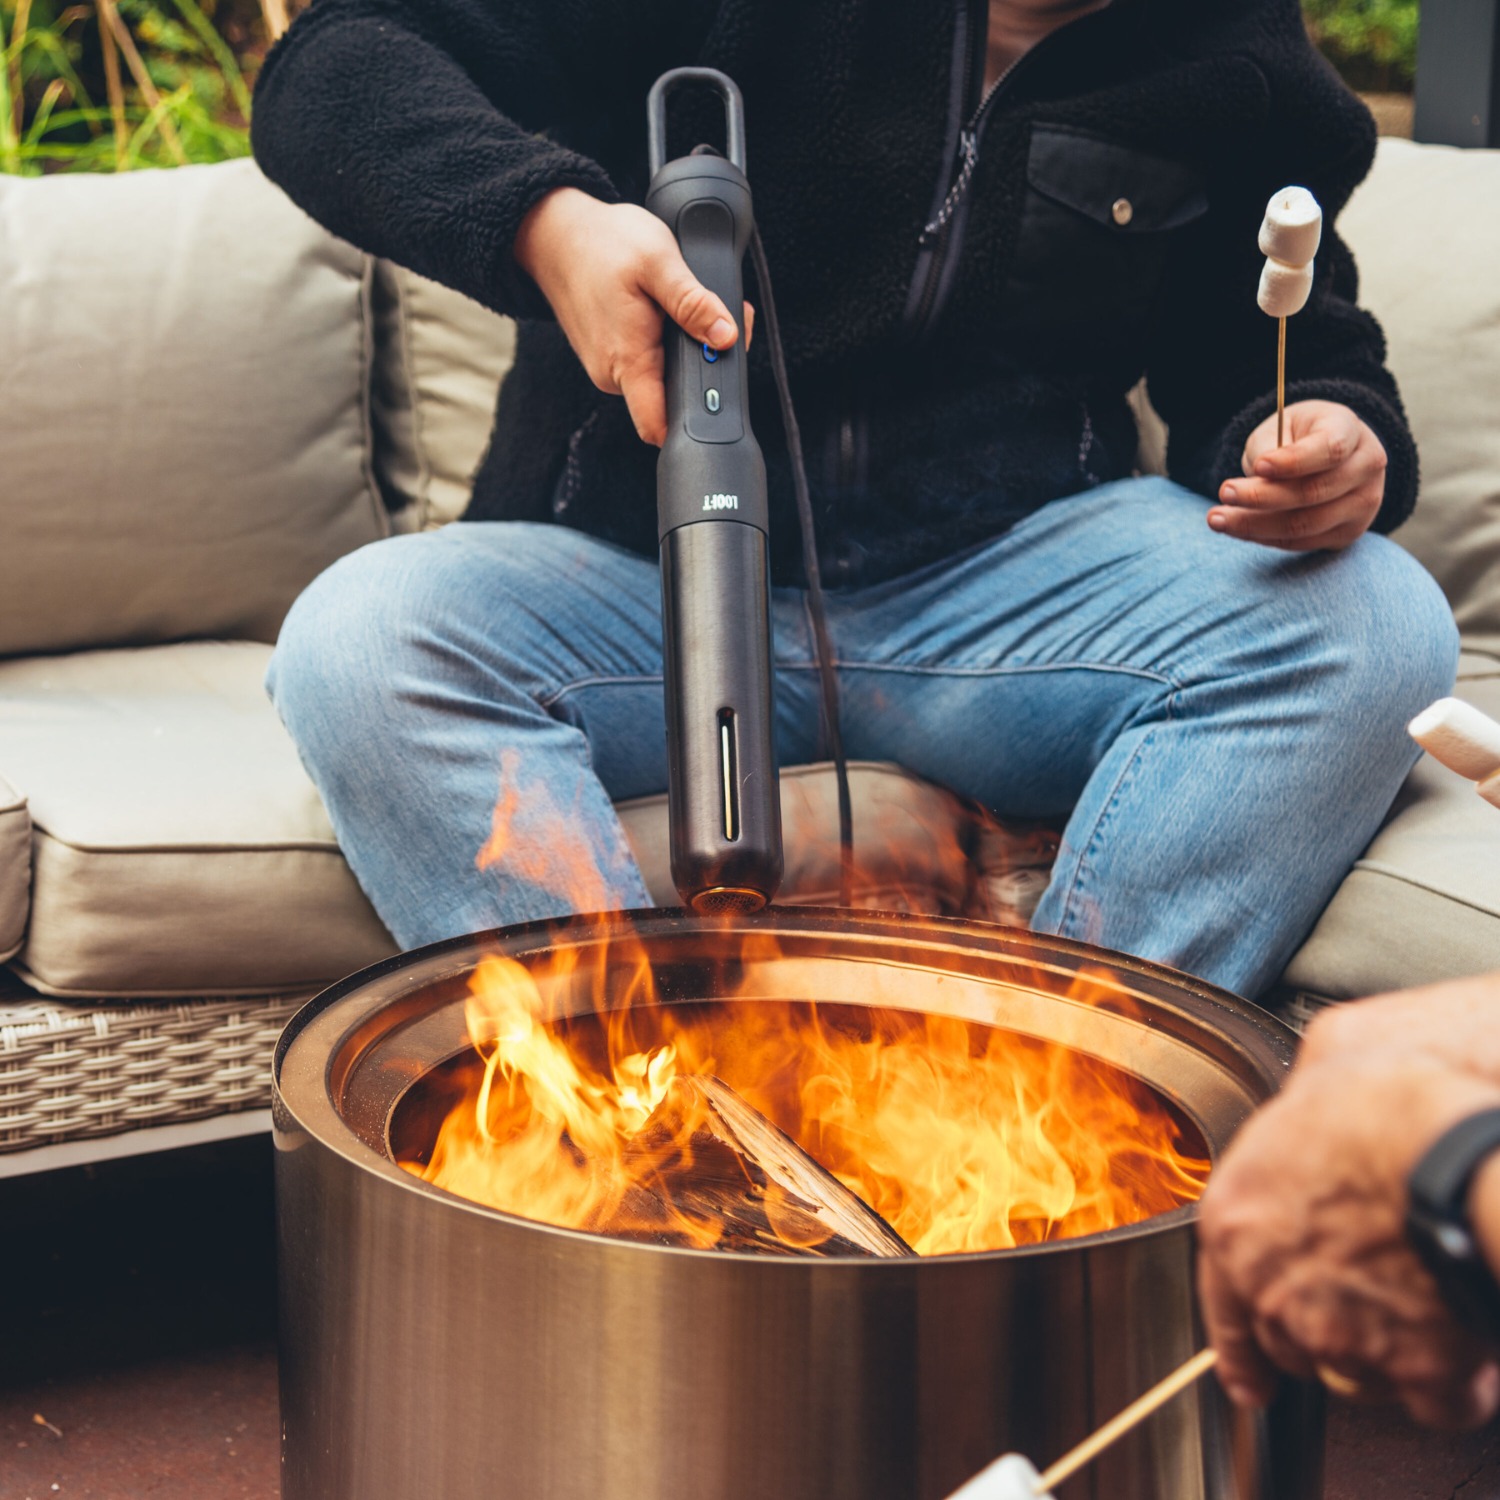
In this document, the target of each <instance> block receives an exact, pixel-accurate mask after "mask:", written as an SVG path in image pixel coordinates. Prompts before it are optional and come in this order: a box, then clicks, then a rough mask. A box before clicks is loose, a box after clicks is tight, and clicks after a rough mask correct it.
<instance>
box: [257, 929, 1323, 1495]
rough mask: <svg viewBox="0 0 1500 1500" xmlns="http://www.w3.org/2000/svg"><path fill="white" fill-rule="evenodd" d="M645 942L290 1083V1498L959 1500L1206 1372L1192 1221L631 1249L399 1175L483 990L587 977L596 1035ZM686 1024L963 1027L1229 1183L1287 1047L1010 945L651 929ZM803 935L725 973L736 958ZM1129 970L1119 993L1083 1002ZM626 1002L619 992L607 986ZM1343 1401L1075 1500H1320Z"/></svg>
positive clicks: (1122, 966)
mask: <svg viewBox="0 0 1500 1500" xmlns="http://www.w3.org/2000/svg"><path fill="white" fill-rule="evenodd" d="M622 926H623V919H608V918H607V919H593V918H590V919H579V920H577V921H574V922H571V923H563V924H553V925H538V926H533V927H528V928H516V929H510V930H507V931H503V932H497V933H492V934H485V935H480V936H477V937H474V938H465V939H461V940H458V941H455V942H450V943H444V944H440V945H438V946H436V947H432V948H426V949H422V950H420V951H418V952H416V953H412V954H408V955H405V956H403V957H401V958H397V959H393V960H391V961H389V962H387V963H384V964H380V965H377V966H376V967H374V968H372V969H367V970H365V971H364V972H363V973H361V974H357V975H355V976H354V977H353V978H351V979H348V980H345V981H344V982H343V983H342V984H339V985H336V986H335V987H334V988H333V989H331V990H328V991H327V992H326V993H324V994H323V995H321V996H319V997H318V998H317V999H316V1000H314V1001H313V1002H312V1003H311V1004H309V1005H308V1006H307V1007H306V1008H305V1009H304V1010H303V1011H301V1012H300V1013H299V1014H298V1015H297V1016H296V1018H295V1019H294V1020H293V1021H292V1022H291V1023H290V1025H289V1026H288V1028H287V1030H286V1033H285V1035H284V1036H283V1037H282V1039H281V1043H280V1046H279V1048H278V1050H277V1055H276V1095H275V1131H276V1146H277V1170H276V1188H277V1204H278V1216H279V1220H280V1257H281V1298H282V1305H281V1409H282V1433H283V1465H282V1495H283V1497H284V1500H422V1497H427V1496H433V1497H437V1500H496V1497H508V1500H942V1497H943V1496H946V1495H947V1494H948V1493H949V1492H950V1491H951V1490H953V1489H954V1488H956V1487H957V1486H958V1485H959V1484H960V1483H961V1482H962V1481H963V1480H964V1479H966V1478H967V1477H968V1476H969V1475H970V1474H972V1473H973V1472H974V1471H975V1470H977V1469H979V1468H981V1467H982V1466H983V1465H984V1464H985V1463H987V1462H988V1461H989V1460H990V1459H992V1458H993V1457H994V1456H995V1455H997V1454H998V1453H1000V1452H1002V1451H1005V1450H1018V1451H1021V1452H1024V1453H1026V1454H1028V1455H1030V1456H1031V1457H1032V1458H1033V1459H1034V1460H1035V1461H1036V1462H1037V1463H1038V1465H1039V1466H1041V1465H1045V1464H1046V1463H1047V1462H1049V1461H1050V1460H1052V1459H1054V1458H1056V1457H1058V1456H1059V1455H1060V1454H1061V1453H1062V1452H1063V1451H1064V1450H1065V1449H1067V1448H1069V1447H1070V1446H1071V1445H1072V1444H1073V1443H1075V1442H1076V1441H1078V1440H1079V1439H1080V1438H1082V1437H1084V1436H1085V1435H1086V1434H1087V1433H1088V1432H1090V1431H1091V1430H1092V1429H1093V1428H1094V1427H1095V1426H1096V1425H1098V1424H1099V1423H1100V1422H1101V1421H1103V1420H1104V1419H1106V1418H1108V1417H1109V1416H1111V1415H1113V1414H1114V1412H1116V1411H1117V1410H1119V1409H1120V1408H1121V1407H1123V1406H1125V1405H1126V1403H1127V1402H1129V1401H1130V1400H1132V1399H1133V1398H1134V1397H1135V1396H1137V1395H1139V1394H1140V1393H1141V1392H1142V1391H1144V1390H1145V1389H1146V1388H1147V1387H1148V1386H1150V1385H1151V1384H1152V1383H1153V1382H1155V1381H1156V1380H1158V1379H1159V1378H1160V1377H1162V1376H1164V1375H1165V1374H1167V1373H1168V1372H1169V1371H1170V1370H1172V1369H1173V1368H1174V1367H1175V1366H1176V1365H1178V1364H1179V1363H1180V1362H1181V1361H1183V1360H1184V1359H1186V1358H1187V1357H1188V1356H1189V1355H1191V1354H1192V1353H1193V1352H1194V1351H1195V1350H1196V1349H1197V1348H1198V1347H1199V1346H1200V1344H1201V1341H1202V1333H1201V1329H1200V1325H1199V1322H1198V1318H1197V1315H1196V1312H1195V1304H1194V1296H1193V1242H1192V1222H1193V1210H1192V1209H1191V1208H1184V1209H1179V1210H1177V1211H1175V1212H1173V1213H1169V1214H1164V1215H1161V1216H1159V1217H1157V1218H1155V1219H1150V1220H1147V1221H1145V1222H1143V1223H1141V1224H1138V1225H1134V1226H1131V1227H1127V1228H1122V1229H1118V1230H1113V1231H1111V1232H1109V1233H1107V1234H1098V1235H1092V1236H1089V1237H1087V1238H1079V1239H1073V1240H1063V1241H1059V1242H1056V1243H1052V1244H1047V1245H1040V1246H1032V1247H1028V1248H1025V1249H1020V1250H1011V1251H997V1252H993V1253H985V1254H975V1255H956V1256H943V1257H933V1258H930V1259H923V1260H919V1261H911V1260H894V1261H882V1260H855V1259H810V1258H809V1259H802V1258H783V1257H757V1256H753V1255H732V1254H723V1253H717V1252H712V1251H693V1250H680V1249H669V1248H662V1247H658V1246H654V1245H646V1244H635V1243H627V1242H622V1241H617V1240H610V1239H606V1238H601V1237H599V1236H595V1235H589V1234H584V1233H579V1232H576V1231H572V1230H566V1229H556V1228H552V1227H549V1226H546V1225H542V1224H537V1223H533V1222H530V1221H527V1220H524V1219H519V1218H516V1217H513V1216H510V1215H507V1214H503V1213H499V1212H496V1211H493V1210H490V1209H486V1208H481V1207H479V1206H477V1205H475V1204H472V1203H469V1202H466V1201H464V1200H462V1199H459V1198H456V1197H454V1196H452V1195H451V1194H448V1193H445V1192H443V1191H441V1190H439V1189H437V1188H434V1187H431V1186H429V1185H427V1184H426V1183H423V1182H421V1181H419V1180H418V1179H416V1178H414V1177H412V1176H411V1175H410V1174H408V1173H407V1172H404V1171H403V1170H401V1169H400V1168H399V1167H398V1166H396V1164H395V1162H394V1161H393V1160H392V1156H391V1151H390V1145H389V1138H388V1131H389V1129H390V1122H391V1118H392V1114H393V1111H394V1109H395V1107H396V1105H397V1103H398V1102H399V1101H400V1099H401V1097H402V1095H403V1093H404V1092H405V1091H406V1090H407V1089H408V1088H409V1087H410V1086H411V1084H412V1083H413V1082H414V1081H415V1080H416V1079H417V1078H419V1077H420V1076H422V1075H423V1074H424V1073H425V1072H426V1071H427V1070H428V1069H429V1068H431V1067H433V1066H434V1065H436V1064H438V1063H441V1062H444V1061H446V1060H448V1059H450V1058H453V1057H454V1056H456V1055H457V1054H459V1053H461V1052H463V1051H465V1050H466V1049H467V1047H468V1042H467V1040H466V1039H465V1035H464V1023H463V1015H462V1009H463V1005H462V1002H463V997H464V994H465V981H466V979H467V977H468V975H469V973H470V972H471V970H472V969H473V967H474V964H475V963H476V961H477V960H478V959H479V958H480V957H481V956H482V955H483V954H485V953H487V952H495V951H500V952H504V953H507V954H510V955H512V956H514V957H515V958H517V959H519V960H520V961H521V962H523V963H525V962H527V961H528V959H530V958H533V957H536V956H539V955H541V954H543V953H545V952H546V951H548V950H550V949H552V948H554V947H556V946H558V945H561V944H569V945H573V946H575V947H576V948H577V949H578V950H579V959H580V962H579V967H578V970H577V971H576V972H575V974H574V976H573V978H572V979H571V980H569V981H566V982H565V981H562V980H558V981H556V982H555V983H554V984H553V985H552V987H551V989H550V990H549V989H547V988H545V986H544V999H545V1001H546V1003H547V1004H548V1005H549V1006H550V1007H551V1008H552V1009H553V1012H554V1013H555V1014H556V1015H565V1014H576V1013H578V1012H579V1011H581V1010H584V1009H587V1008H590V1006H591V1001H590V999H589V995H590V991H591V987H592V985H593V983H594V981H595V980H596V979H597V978H598V972H599V966H600V965H601V964H602V965H606V966H608V965H612V964H616V963H618V964H619V966H620V971H621V972H620V978H621V987H622V988H623V984H624V978H625V975H624V968H625V964H624V960H623V958H621V957H620V954H619V950H618V947H617V948H616V949H615V952H614V956H613V957H612V956H611V951H610V947H609V942H608V940H609V939H610V938H611V937H612V936H613V937H616V938H617V937H618V936H619V935H620V933H621V931H622ZM631 926H632V927H633V929H634V931H635V934H636V935H637V936H638V937H639V938H640V939H641V940H642V941H644V943H645V945H646V947H647V949H648V951H649V952H650V953H651V955H652V957H653V959H654V962H655V967H656V973H657V981H658V986H659V989H660V992H661V995H662V997H663V998H664V999H665V1000H668V1001H689V1000H703V999H713V998H718V997H721V996H724V995H726V994H733V995H735V996H736V997H737V998H744V999H746V1000H749V1001H754V1000H756V999H793V1000H809V999H811V1000H817V1001H818V1002H820V1003H826V1004H831V1005H832V1004H848V1003H857V1004H863V1005H878V1006H891V1007H896V1008H900V1009H906V1010H919V1011H929V1012H937V1013H942V1014H946V1015H954V1016H962V1017H965V1018H967V1019H970V1020H976V1021H982V1022H990V1023H994V1024H997V1025H1000V1026H1004V1027H1008V1028H1011V1029H1013V1030H1015V1031H1018V1032H1023V1033H1026V1034H1028V1035H1030V1036H1035V1037H1042V1038H1046V1039H1048V1040H1052V1041H1057V1042H1064V1043H1066V1044H1067V1045H1069V1046H1071V1047H1075V1048H1078V1049H1080V1050H1082V1051H1084V1052H1088V1053H1091V1054H1093V1055H1095V1056H1097V1057H1099V1058H1102V1059H1104V1060H1106V1061H1108V1062H1110V1063H1113V1064H1115V1065H1117V1066H1119V1067H1122V1068H1124V1069H1126V1070H1127V1071H1129V1072H1131V1073H1134V1074H1135V1075H1137V1076H1138V1077H1140V1078H1142V1079H1144V1080H1146V1081H1147V1082H1149V1083H1150V1084H1152V1085H1153V1086H1154V1087H1155V1088H1156V1089H1158V1090H1159V1091H1160V1092H1161V1093H1163V1094H1164V1095H1166V1096H1167V1097H1168V1098H1169V1099H1171V1100H1172V1101H1173V1102H1174V1103H1175V1104H1177V1105H1178V1106H1179V1107H1180V1108H1181V1109H1182V1110H1183V1111H1184V1112H1185V1113H1186V1114H1187V1115H1189V1116H1190V1117H1191V1118H1192V1120H1193V1121H1194V1122H1195V1123H1196V1124H1197V1126H1198V1127H1199V1128H1200V1129H1201V1131H1202V1132H1203V1134H1204V1137H1205V1138H1206V1140H1207V1141H1208V1143H1209V1146H1210V1150H1211V1151H1212V1152H1213V1153H1214V1154H1215V1155H1216V1156H1217V1154H1218V1153H1220V1152H1221V1151H1222V1150H1223V1148H1224V1146H1225V1144H1226V1143H1227V1142H1228V1140H1229V1138H1230V1136H1231V1135H1232V1134H1233V1132H1234V1130H1235V1128H1236V1127H1237V1126H1238V1125H1239V1124H1240V1122H1241V1121H1242V1120H1243V1119H1244V1118H1245V1116H1246V1115H1247V1114H1248V1113H1249V1112H1250V1110H1251V1109H1252V1108H1253V1107H1254V1105H1255V1104H1256V1103H1257V1102H1258V1101H1260V1100H1261V1099H1264V1098H1265V1097H1266V1096H1267V1095H1269V1094H1270V1093H1272V1092H1273V1091H1274V1090H1275V1088H1276V1087H1277V1084H1278V1081H1279V1079H1280V1077H1281V1075H1282V1073H1283V1072H1284V1071H1285V1068H1286V1066H1287V1064H1288V1063H1289V1061H1290V1058H1291V1054H1292V1047H1293V1038H1292V1036H1291V1034H1290V1033H1289V1032H1288V1031H1287V1030H1286V1029H1285V1028H1283V1027H1282V1026H1280V1025H1279V1024H1277V1023H1276V1022H1275V1021H1274V1020H1272V1019H1271V1018H1270V1017H1269V1016H1267V1015H1265V1014H1264V1013H1263V1012H1261V1011H1259V1010H1258V1009H1256V1008H1255V1007H1254V1006H1252V1005H1249V1004H1247V1003H1246V1002H1244V1001H1242V1000H1239V999H1236V998H1235V997H1233V996H1231V995H1229V994H1226V993H1224V992H1223V991H1219V990H1215V989H1212V988H1210V987H1208V986H1206V985H1202V984H1199V983H1197V982H1196V981H1194V980H1192V979H1189V978H1187V977H1186V976H1184V975H1181V974H1176V973H1173V972H1171V971H1170V970H1167V969H1162V968H1158V967H1155V966H1153V965H1150V964H1145V963H1140V962H1137V961H1135V960H1131V959H1125V958H1120V957H1117V956H1115V955H1112V954H1107V953H1104V952H1102V951H1100V950H1096V949H1091V948H1088V947H1086V946H1084V945H1081V944H1077V943H1069V942H1064V941H1060V940H1054V939H1046V938H1036V937H1032V936H1030V935H1028V934H1024V933H1019V932H1014V931H1009V930H1007V929H1004V928H998V927H989V926H982V925H979V924H967V923H961V922H922V923H920V924H919V923H915V922H912V921H910V920H908V919H903V918H900V917H894V916H877V915H869V916H865V915H853V914H851V913H848V912H832V911H819V910H814V909H805V908H804V909H798V910H772V911H768V912H765V913H762V914H760V915H758V916H756V917H750V918H743V919H739V920H736V921H733V922H730V923H726V922H723V921H719V922H708V921H705V920H703V919H699V918H693V917H688V916H685V915H683V914H681V913H645V914H640V915H638V916H637V917H636V918H635V919H634V921H633V922H632V923H631ZM746 930H749V931H753V932H755V933H757V934H772V935H774V936H775V938H776V939H777V946H778V947H779V950H780V951H779V955H773V954H772V953H771V952H770V949H771V947H772V945H771V944H769V943H765V942H755V943H753V944H751V945H750V946H751V948H752V950H753V956H751V957H747V958H744V959H740V960H733V961H726V960H725V959H724V958H723V957H722V955H723V954H724V953H725V951H726V949H727V948H728V947H729V946H731V945H730V944H727V943H726V937H725V935H726V932H729V933H731V934H732V933H738V932H742V931H746ZM1100 963H1105V964H1108V965H1109V967H1110V968H1111V969H1112V970H1113V971H1114V973H1115V974H1116V975H1117V976H1118V978H1117V983H1116V985H1115V989H1114V993H1113V994H1112V995H1111V994H1109V993H1106V995H1105V997H1104V998H1103V999H1102V1000H1100V999H1099V998H1098V987H1097V986H1095V987H1094V991H1093V993H1094V996H1095V998H1094V999H1093V1000H1091V1001H1089V1002H1084V1001H1081V1000H1071V999H1068V998H1065V997H1063V996H1062V995H1060V994H1058V993H1054V992H1056V991H1061V992H1065V991H1066V990H1067V988H1068V986H1069V983H1070V982H1071V981H1072V980H1073V979H1074V977H1075V976H1076V975H1077V973H1078V972H1079V971H1080V970H1081V969H1085V968H1092V967H1094V966H1096V965H1098V964H1100ZM604 977H605V979H606V982H607V981H608V980H609V979H610V978H611V977H612V975H611V973H610V971H609V970H606V974H605V976H604ZM1322 1423H1323V1409H1322V1400H1321V1394H1320V1393H1319V1392H1317V1391H1315V1390H1312V1389H1310V1388H1306V1387H1301V1386H1289V1387H1288V1389H1287V1390H1286V1392H1285V1393H1284V1395H1283V1397H1282V1398H1281V1400H1280V1402H1279V1403H1278V1405H1277V1406H1276V1407H1274V1408H1273V1409H1272V1410H1271V1412H1270V1413H1269V1414H1268V1415H1265V1416H1247V1415H1244V1414H1238V1413H1235V1412H1234V1411H1233V1410H1232V1408H1230V1407H1229V1405H1228V1404H1227V1403H1226V1402H1225V1400H1224V1399H1223V1397H1222V1396H1221V1394H1220V1392H1219V1390H1218V1388H1217V1386H1216V1385H1214V1384H1213V1382H1212V1380H1211V1379H1210V1380H1207V1381H1204V1382H1200V1384H1199V1385H1198V1386H1197V1387H1195V1388H1194V1389H1193V1390H1191V1391H1189V1392H1188V1393H1187V1394H1186V1395H1184V1396H1181V1397H1179V1398H1178V1399H1177V1401H1176V1402H1175V1403H1174V1404H1173V1405H1172V1406H1171V1407H1169V1408H1168V1409H1166V1410H1165V1411H1164V1412H1162V1413H1161V1414H1160V1415H1158V1416H1157V1417H1155V1418H1154V1419H1153V1420H1152V1421H1151V1422H1150V1423H1148V1424H1147V1425H1146V1426H1144V1427H1143V1428H1141V1429H1139V1430H1138V1431H1137V1432H1136V1433H1134V1434H1133V1435H1132V1436H1130V1437H1129V1438H1127V1439H1125V1440H1124V1441H1123V1442H1121V1443H1120V1444H1119V1445H1118V1446H1117V1447H1116V1448H1114V1449H1113V1450H1111V1451H1110V1452H1109V1453H1107V1454H1106V1455H1105V1456H1104V1457H1103V1458H1101V1459H1100V1460H1099V1461H1098V1462H1097V1463H1096V1464H1094V1465H1093V1466H1092V1467H1091V1468H1090V1469H1088V1470H1085V1471H1084V1473H1083V1474H1082V1475H1080V1476H1079V1477H1078V1478H1077V1479H1075V1480H1073V1481H1071V1482H1070V1484H1068V1485H1065V1486H1063V1489H1062V1492H1061V1495H1060V1497H1059V1500H1083V1497H1085V1496H1088V1497H1092V1500H1315V1497H1317V1496H1319V1495H1320V1494H1321V1492H1322V1482H1321V1463H1322Z"/></svg>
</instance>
